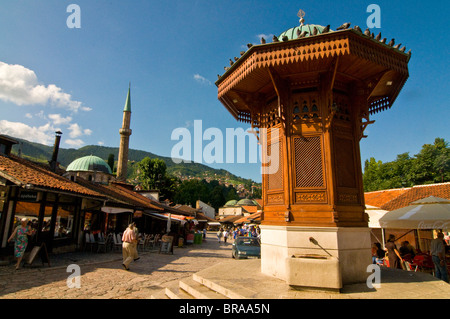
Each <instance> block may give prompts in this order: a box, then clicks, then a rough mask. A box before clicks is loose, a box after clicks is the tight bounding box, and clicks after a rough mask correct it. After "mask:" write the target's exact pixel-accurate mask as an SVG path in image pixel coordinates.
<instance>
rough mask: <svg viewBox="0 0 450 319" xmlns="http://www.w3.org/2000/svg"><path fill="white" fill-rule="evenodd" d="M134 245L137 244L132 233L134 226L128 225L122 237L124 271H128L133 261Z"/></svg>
mask: <svg viewBox="0 0 450 319" xmlns="http://www.w3.org/2000/svg"><path fill="white" fill-rule="evenodd" d="M134 243H137V239H136V234H135V233H134V225H133V224H130V225H129V226H128V228H127V229H126V230H125V231H124V232H123V235H122V257H123V262H122V266H123V268H124V269H125V270H130V268H129V266H130V264H131V262H132V261H133V260H134V257H135V251H134V246H133V244H134Z"/></svg>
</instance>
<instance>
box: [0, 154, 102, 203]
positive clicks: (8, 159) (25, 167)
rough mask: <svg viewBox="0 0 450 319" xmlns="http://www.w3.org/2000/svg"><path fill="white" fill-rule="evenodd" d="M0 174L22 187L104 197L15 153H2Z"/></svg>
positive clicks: (0, 156)
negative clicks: (3, 154) (29, 186)
mask: <svg viewBox="0 0 450 319" xmlns="http://www.w3.org/2000/svg"><path fill="white" fill-rule="evenodd" d="M0 176H2V177H3V178H6V179H7V180H9V181H11V182H12V183H14V184H16V185H18V186H21V187H25V185H27V184H30V185H33V187H35V188H42V189H45V190H54V191H62V192H68V193H74V194H78V195H84V196H93V197H99V198H104V196H103V194H101V193H98V192H96V191H94V190H91V189H89V188H86V187H83V186H82V185H79V184H77V183H75V182H72V181H71V180H68V179H67V178H64V177H62V176H60V175H58V174H55V173H53V172H51V171H49V170H48V169H46V168H45V167H44V166H43V165H39V164H36V163H33V162H31V161H28V160H25V159H23V158H20V157H17V156H14V155H9V156H2V155H0Z"/></svg>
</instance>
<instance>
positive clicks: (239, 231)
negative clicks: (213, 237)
mask: <svg viewBox="0 0 450 319" xmlns="http://www.w3.org/2000/svg"><path fill="white" fill-rule="evenodd" d="M260 236H261V230H260V228H259V226H258V225H256V226H253V225H252V226H248V225H243V226H237V227H222V228H220V229H219V231H218V232H217V240H218V241H219V243H221V242H222V240H223V242H224V243H225V244H226V243H227V241H228V239H229V238H232V239H233V241H234V240H236V238H237V237H256V238H260Z"/></svg>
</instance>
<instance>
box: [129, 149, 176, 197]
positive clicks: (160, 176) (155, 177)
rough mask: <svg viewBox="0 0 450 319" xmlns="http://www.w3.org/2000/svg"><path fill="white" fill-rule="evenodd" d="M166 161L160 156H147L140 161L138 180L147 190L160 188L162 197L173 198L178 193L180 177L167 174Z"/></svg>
mask: <svg viewBox="0 0 450 319" xmlns="http://www.w3.org/2000/svg"><path fill="white" fill-rule="evenodd" d="M166 171H167V166H166V163H165V162H164V161H163V160H161V159H159V158H153V159H151V158H149V157H145V158H144V159H143V160H142V161H140V162H139V163H138V175H137V177H138V181H139V182H140V183H141V186H142V188H143V189H145V190H150V189H158V190H159V191H160V198H161V199H169V200H172V199H173V198H174V195H175V194H176V192H177V191H178V190H177V184H178V183H179V181H178V179H177V178H176V177H174V176H172V175H170V174H167V172H166Z"/></svg>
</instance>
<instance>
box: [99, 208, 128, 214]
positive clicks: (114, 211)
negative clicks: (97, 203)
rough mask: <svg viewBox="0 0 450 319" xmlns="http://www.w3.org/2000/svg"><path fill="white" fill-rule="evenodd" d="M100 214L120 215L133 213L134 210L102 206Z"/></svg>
mask: <svg viewBox="0 0 450 319" xmlns="http://www.w3.org/2000/svg"><path fill="white" fill-rule="evenodd" d="M102 212H104V213H108V214H121V213H134V210H133V209H130V208H120V207H111V206H103V207H102Z"/></svg>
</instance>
